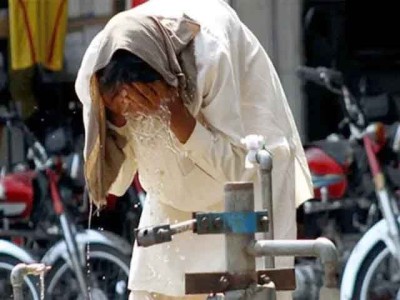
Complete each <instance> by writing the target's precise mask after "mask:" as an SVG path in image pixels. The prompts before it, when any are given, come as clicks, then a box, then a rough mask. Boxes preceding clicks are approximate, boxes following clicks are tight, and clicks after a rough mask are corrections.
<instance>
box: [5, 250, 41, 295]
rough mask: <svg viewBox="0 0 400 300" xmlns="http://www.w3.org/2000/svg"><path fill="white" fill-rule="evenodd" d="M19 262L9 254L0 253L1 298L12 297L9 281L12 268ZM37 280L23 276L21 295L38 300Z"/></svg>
mask: <svg viewBox="0 0 400 300" xmlns="http://www.w3.org/2000/svg"><path fill="white" fill-rule="evenodd" d="M19 263H23V262H22V261H20V260H19V259H16V258H14V257H12V256H9V255H0V295H1V297H4V298H1V299H14V297H13V289H12V285H11V281H10V275H11V271H12V269H13V268H14V267H15V266H16V265H17V264H19ZM38 287H39V281H38V280H37V278H35V277H33V276H25V278H24V286H23V295H24V299H26V300H39V291H38Z"/></svg>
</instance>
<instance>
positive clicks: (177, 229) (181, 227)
mask: <svg viewBox="0 0 400 300" xmlns="http://www.w3.org/2000/svg"><path fill="white" fill-rule="evenodd" d="M195 224H196V220H195V219H192V220H188V221H184V222H181V223H177V224H173V225H171V226H170V228H171V234H172V235H174V234H178V233H182V232H185V231H192V230H193V228H194V225H195Z"/></svg>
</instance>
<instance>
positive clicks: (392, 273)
mask: <svg viewBox="0 0 400 300" xmlns="http://www.w3.org/2000/svg"><path fill="white" fill-rule="evenodd" d="M352 299H360V300H378V299H400V268H399V264H398V262H397V260H396V259H395V258H394V257H393V256H392V255H391V253H390V251H389V249H388V248H387V246H386V244H385V243H383V242H382V241H380V242H378V243H377V244H376V245H375V246H374V247H373V248H371V251H370V252H369V253H368V255H367V256H366V258H365V260H364V262H363V263H362V265H361V268H360V271H359V272H358V274H357V277H356V282H355V285H354V291H353V297H352Z"/></svg>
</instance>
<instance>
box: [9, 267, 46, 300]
mask: <svg viewBox="0 0 400 300" xmlns="http://www.w3.org/2000/svg"><path fill="white" fill-rule="evenodd" d="M49 269H50V267H46V265H44V264H30V265H27V264H24V263H20V264H17V265H16V266H15V267H14V268H13V269H12V271H11V275H10V280H11V285H12V287H13V295H14V300H23V299H24V293H23V283H24V277H25V276H26V275H40V274H42V273H44V272H46V271H48V270H49Z"/></svg>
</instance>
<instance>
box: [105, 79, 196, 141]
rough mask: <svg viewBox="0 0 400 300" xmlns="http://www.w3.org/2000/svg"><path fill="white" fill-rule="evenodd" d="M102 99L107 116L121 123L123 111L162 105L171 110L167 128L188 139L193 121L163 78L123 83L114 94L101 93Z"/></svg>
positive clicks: (146, 112) (153, 110) (154, 109)
mask: <svg viewBox="0 0 400 300" xmlns="http://www.w3.org/2000/svg"><path fill="white" fill-rule="evenodd" d="M104 101H105V105H106V107H107V108H108V114H107V118H108V119H109V120H110V121H111V122H112V123H113V124H115V125H116V126H123V125H125V123H126V120H125V117H124V116H125V115H127V114H133V115H137V114H144V115H151V114H154V113H156V112H157V111H158V110H159V109H160V106H161V105H166V106H167V107H168V109H169V111H170V113H171V120H170V128H171V130H172V132H173V133H174V134H175V136H176V137H177V139H178V140H179V141H180V142H181V143H185V142H186V141H187V140H188V139H189V137H190V135H191V134H192V132H193V130H194V127H195V125H196V120H195V118H194V117H193V116H192V115H191V114H190V112H189V111H188V110H187V108H186V106H185V105H184V104H183V101H182V99H181V97H180V96H179V92H178V90H177V89H176V88H174V87H171V86H169V85H168V84H167V83H165V82H164V81H160V80H158V81H154V82H151V83H142V82H134V83H132V84H130V85H128V84H124V85H123V86H122V87H121V88H120V91H119V93H118V94H117V95H112V96H107V95H105V96H104Z"/></svg>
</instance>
